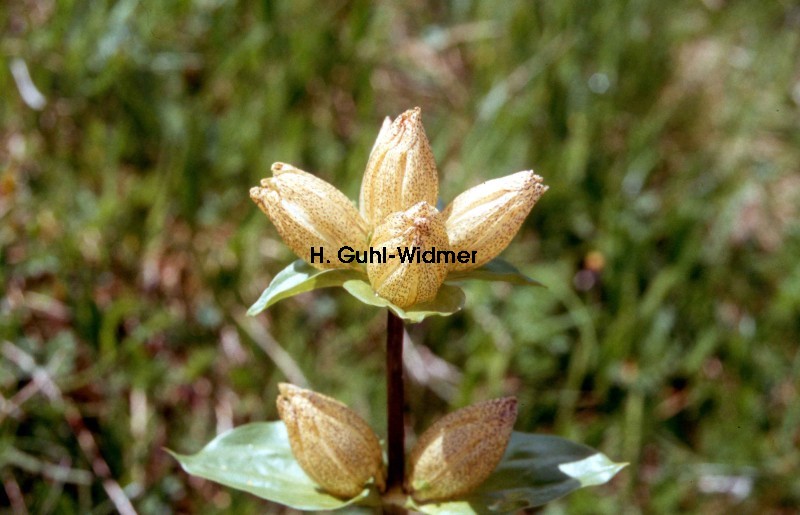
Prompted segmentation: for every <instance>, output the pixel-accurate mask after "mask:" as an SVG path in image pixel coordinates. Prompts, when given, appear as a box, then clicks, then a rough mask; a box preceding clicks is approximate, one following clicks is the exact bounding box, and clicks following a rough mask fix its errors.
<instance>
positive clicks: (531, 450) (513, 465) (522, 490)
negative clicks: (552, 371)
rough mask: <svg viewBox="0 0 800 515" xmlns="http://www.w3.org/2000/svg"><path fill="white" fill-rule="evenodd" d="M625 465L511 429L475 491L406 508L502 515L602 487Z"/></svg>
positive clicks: (584, 449)
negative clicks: (501, 451)
mask: <svg viewBox="0 0 800 515" xmlns="http://www.w3.org/2000/svg"><path fill="white" fill-rule="evenodd" d="M626 465H627V463H614V462H613V461H611V460H609V459H608V458H607V457H606V456H605V455H604V454H602V453H600V452H597V451H596V450H594V449H592V448H591V447H587V446H585V445H582V444H579V443H575V442H570V441H569V440H565V439H564V438H559V437H557V436H550V435H536V434H529V433H519V432H516V431H515V432H514V433H513V434H512V435H511V440H510V441H509V443H508V448H507V449H506V452H505V454H504V455H503V459H502V461H501V462H500V464H499V465H498V466H497V468H496V469H495V471H494V472H493V473H492V475H491V476H489V478H488V479H487V480H486V481H485V482H484V483H483V484H482V485H481V486H480V487H478V489H477V490H476V491H474V492H472V493H471V494H469V495H468V496H467V497H465V498H463V499H459V500H454V501H450V502H444V503H440V504H422V505H415V504H414V503H413V501H411V502H410V503H409V507H410V508H413V509H417V510H419V511H421V512H423V513H429V514H444V513H448V514H460V513H464V514H467V513H480V514H483V513H508V512H512V511H517V510H523V509H527V508H533V507H536V506H541V505H543V504H545V503H548V502H550V501H553V500H555V499H558V498H559V497H563V496H564V495H567V494H568V493H570V492H573V491H575V490H577V489H579V488H583V487H586V486H593V485H600V484H603V483H605V482H607V481H608V480H610V479H611V478H612V477H614V475H615V474H616V473H617V472H619V471H620V470H622V468H624V467H625V466H626Z"/></svg>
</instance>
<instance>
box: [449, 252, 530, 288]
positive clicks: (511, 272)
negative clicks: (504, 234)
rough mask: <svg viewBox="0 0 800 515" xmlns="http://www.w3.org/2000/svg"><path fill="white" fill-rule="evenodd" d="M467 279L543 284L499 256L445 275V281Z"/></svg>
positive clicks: (527, 284)
mask: <svg viewBox="0 0 800 515" xmlns="http://www.w3.org/2000/svg"><path fill="white" fill-rule="evenodd" d="M467 279H475V280H478V281H504V282H507V283H511V284H519V285H523V286H544V285H543V284H542V283H540V282H539V281H537V280H536V279H531V278H530V277H528V276H527V275H525V274H523V273H522V272H520V271H519V270H517V268H516V267H515V266H514V265H512V264H511V263H509V262H508V261H506V260H504V259H500V258H495V259H493V260H491V261H489V262H488V263H486V264H485V265H483V266H482V267H480V268H476V269H475V270H467V271H464V272H451V273H449V274H448V275H447V279H445V281H447V282H448V283H449V282H456V281H464V280H467Z"/></svg>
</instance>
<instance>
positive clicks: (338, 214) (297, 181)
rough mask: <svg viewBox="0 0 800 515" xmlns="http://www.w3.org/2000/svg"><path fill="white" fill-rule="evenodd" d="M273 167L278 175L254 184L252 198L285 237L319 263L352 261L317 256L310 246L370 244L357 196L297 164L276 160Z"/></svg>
mask: <svg viewBox="0 0 800 515" xmlns="http://www.w3.org/2000/svg"><path fill="white" fill-rule="evenodd" d="M272 173H273V177H271V178H269V179H262V180H261V187H254V188H251V189H250V198H252V199H253V201H254V202H255V203H256V204H258V207H259V208H261V210H262V211H263V212H264V213H266V214H267V216H269V218H270V220H272V223H273V224H275V228H276V229H277V230H278V233H279V234H280V235H281V237H282V238H283V241H285V242H286V244H287V245H288V246H289V248H291V249H292V250H293V251H294V252H295V254H297V255H298V256H300V257H301V258H303V259H304V260H305V261H307V262H308V263H311V265H312V266H313V267H315V268H318V269H325V268H341V267H342V266H348V265H343V264H341V263H339V262H338V260H334V259H330V261H331V262H330V263H327V262H326V260H325V259H322V258H319V257H316V258H315V259H314V262H312V260H311V248H312V247H314V249H315V251H316V252H322V251H321V250H320V249H325V250H326V251H327V253H328V255H329V256H331V255H335V252H336V251H338V250H339V249H340V248H341V247H343V246H345V245H347V246H350V247H352V248H353V249H354V250H361V249H363V248H365V247H366V243H367V226H366V224H365V223H364V220H363V219H362V218H361V215H359V214H358V210H357V209H356V208H355V206H353V204H352V202H350V200H349V199H348V198H347V197H346V196H345V195H344V194H343V193H342V192H340V191H339V190H337V189H336V188H334V187H333V186H332V185H330V184H328V183H327V182H325V181H323V180H322V179H320V178H318V177H316V176H314V175H311V174H310V173H307V172H304V171H302V170H299V169H297V168H295V167H294V166H292V165H288V164H284V163H275V164H273V165H272ZM317 255H318V256H319V254H317ZM349 266H351V267H354V268H357V266H358V265H356V264H350V265H349Z"/></svg>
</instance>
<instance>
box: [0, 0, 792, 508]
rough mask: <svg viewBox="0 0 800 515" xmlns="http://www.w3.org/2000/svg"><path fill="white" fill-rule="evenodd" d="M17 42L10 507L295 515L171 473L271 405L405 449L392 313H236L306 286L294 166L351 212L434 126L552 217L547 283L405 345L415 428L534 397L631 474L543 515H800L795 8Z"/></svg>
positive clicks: (91, 14) (342, 17) (161, 23)
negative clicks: (290, 236)
mask: <svg viewBox="0 0 800 515" xmlns="http://www.w3.org/2000/svg"><path fill="white" fill-rule="evenodd" d="M0 32H1V33H2V36H0V50H1V51H0V91H2V94H1V95H0V120H2V122H1V123H2V124H1V125H0V265H1V268H0V284H1V285H2V293H1V295H2V298H0V354H2V358H0V394H2V396H1V397H0V408H2V411H0V482H2V486H3V487H2V488H0V509H2V510H5V509H8V510H10V511H12V512H19V513H22V512H24V510H25V509H26V508H27V510H29V511H30V512H31V513H95V514H102V513H110V512H114V511H116V510H119V509H121V507H124V506H125V503H126V501H125V499H130V503H131V504H132V506H133V507H134V508H135V509H136V510H137V511H139V512H141V513H166V512H184V513H193V512H198V513H199V512H202V513H215V512H217V513H224V512H236V513H283V511H282V509H281V508H280V507H278V506H276V505H271V504H269V503H266V502H264V501H261V500H259V499H256V498H255V497H252V496H250V495H248V494H244V493H239V492H236V491H233V490H230V489H227V488H224V487H219V486H217V485H214V484H211V483H209V482H205V481H202V480H199V479H196V478H192V477H190V476H188V475H187V474H185V473H184V472H182V471H181V470H180V469H179V467H178V465H177V463H176V462H175V461H174V460H173V459H172V458H171V457H169V456H168V455H167V454H166V453H165V452H163V451H162V448H164V447H168V448H171V449H174V450H176V451H178V452H184V453H189V452H195V451H197V450H199V449H200V448H201V447H202V445H203V444H205V443H206V442H207V441H208V440H210V439H211V438H213V436H214V435H215V434H217V433H218V432H220V431H224V430H226V429H228V428H230V427H232V426H236V425H239V424H243V423H246V422H250V421H262V420H273V419H275V418H276V417H277V414H276V410H275V406H274V399H275V396H276V393H277V388H276V385H277V383H278V382H279V381H286V380H290V381H294V382H298V383H303V382H304V381H307V382H308V383H307V384H309V385H310V386H311V387H313V388H314V389H316V390H319V391H321V392H324V393H326V394H329V395H332V396H334V397H337V398H338V399H340V400H342V401H344V402H346V403H348V404H349V405H350V406H352V407H353V408H354V409H356V410H357V411H359V412H360V413H361V414H362V415H364V416H365V417H366V418H367V419H368V420H370V422H371V423H372V424H373V426H374V427H375V428H376V430H377V431H378V432H379V434H381V435H385V414H384V411H383V410H384V406H385V388H384V384H383V357H384V355H383V344H384V340H383V338H384V331H385V315H384V313H383V312H381V311H380V310H378V309H374V308H369V307H366V306H363V305H361V304H359V303H358V302H357V301H355V300H354V299H353V298H351V297H350V296H349V295H348V294H347V293H346V292H344V291H343V290H341V289H335V290H321V291H318V292H314V293H310V294H304V295H302V296H299V297H295V298H293V299H290V300H287V301H284V302H281V303H279V304H278V305H276V306H275V307H274V308H271V309H270V310H268V311H267V312H266V313H265V314H263V315H260V316H259V317H257V318H255V319H249V318H247V317H245V316H244V311H245V309H246V308H247V307H248V306H249V305H250V304H251V303H252V302H254V301H255V300H256V299H257V297H258V295H259V294H260V292H261V290H262V289H263V288H264V287H266V285H267V284H268V283H269V281H270V279H271V278H272V277H273V276H274V275H275V274H276V273H277V272H278V271H279V270H281V269H282V268H283V267H284V266H285V265H287V264H288V263H289V262H291V261H292V260H293V259H294V256H293V255H292V254H291V252H290V251H289V249H288V248H287V247H285V246H284V245H283V243H282V242H281V241H280V238H279V237H278V235H277V233H276V231H275V229H274V228H273V227H272V225H271V224H270V222H269V220H268V219H267V218H266V217H265V216H264V215H263V214H262V213H261V212H260V211H259V210H258V209H257V207H256V206H255V205H254V204H253V203H252V202H251V201H250V199H249V198H248V189H249V187H250V186H253V185H256V184H257V183H258V180H259V179H260V178H261V177H264V176H267V175H269V165H270V164H271V163H272V162H273V161H285V162H289V163H293V164H295V165H297V166H299V167H301V168H303V169H306V170H308V171H312V172H314V173H317V174H318V175H319V176H320V177H322V178H324V179H326V180H328V181H329V182H331V183H333V184H335V185H337V186H338V187H340V189H342V190H343V191H344V192H345V193H346V194H347V195H348V196H350V197H351V198H354V199H355V198H357V195H358V189H359V184H360V176H361V174H362V172H363V168H364V166H365V163H366V159H367V155H368V152H369V150H370V148H371V145H372V143H373V141H374V138H375V136H376V135H377V130H378V128H379V126H380V123H381V120H382V119H383V117H384V116H387V115H391V116H396V115H397V114H399V113H400V112H402V111H403V110H405V109H407V108H410V107H413V106H417V105H418V106H421V107H422V108H423V113H424V121H425V125H426V129H427V132H428V136H429V138H430V140H431V143H432V145H433V147H434V152H435V155H436V158H437V162H438V163H439V170H440V177H441V194H442V198H443V199H444V200H445V201H448V200H450V199H452V198H453V197H454V196H455V195H456V194H457V193H459V192H460V191H462V190H463V189H464V188H466V187H468V186H472V185H475V184H478V183H479V182H481V181H483V180H486V179H489V178H494V177H499V176H502V175H506V174H509V173H512V172H516V171H518V170H523V169H528V168H531V167H533V168H534V169H535V170H536V171H537V173H539V174H540V175H542V176H543V177H544V178H545V181H546V183H547V184H548V185H549V186H550V191H549V192H548V193H547V194H546V195H545V196H544V197H543V198H542V200H541V201H540V202H539V204H538V205H537V206H536V207H535V208H534V210H533V211H532V212H531V215H530V216H529V218H528V219H527V221H526V223H525V225H524V227H523V229H522V230H521V232H520V234H519V235H518V236H517V237H516V239H515V240H514V242H512V244H511V246H510V247H509V249H508V250H507V251H506V252H505V253H504V254H503V256H504V257H505V258H506V259H508V260H509V261H511V262H512V263H514V264H516V265H517V266H519V267H520V269H522V270H523V271H524V272H525V273H527V274H529V275H531V276H533V277H536V278H537V279H539V280H541V281H542V282H543V283H545V284H546V285H547V288H546V289H544V288H523V287H513V288H512V287H510V286H508V285H503V284H484V283H474V284H469V285H468V286H467V307H466V309H465V310H463V311H462V312H461V313H459V314H457V315H455V316H452V317H449V318H436V319H430V320H428V321H426V322H425V323H423V324H421V325H418V326H413V327H410V328H409V333H410V335H411V337H412V339H413V342H414V345H415V347H414V349H413V352H409V353H408V354H407V358H408V363H407V365H408V367H409V369H408V377H409V381H408V382H409V384H408V390H409V404H410V406H409V417H408V420H409V424H410V426H411V427H413V428H414V430H415V431H417V432H419V431H421V430H423V429H424V428H425V427H427V426H428V425H429V424H430V423H431V421H433V420H435V419H436V418H438V417H439V416H441V415H442V414H443V413H446V412H448V411H451V410H453V409H455V408H456V407H460V406H463V405H466V404H469V403H471V402H476V401H479V400H483V399H486V398H491V397H494V396H501V395H508V394H513V395H516V396H518V397H519V399H520V403H521V406H520V416H519V419H518V423H517V426H516V427H517V429H518V430H523V431H535V432H544V433H555V434H559V435H562V436H565V437H568V438H571V439H574V440H577V441H581V442H584V443H586V444H589V445H592V446H595V447H597V448H598V449H600V450H602V451H603V452H605V453H606V454H607V455H609V456H610V457H611V458H612V459H615V460H617V461H629V462H630V463H631V465H630V467H628V468H627V469H626V470H624V471H623V472H622V473H620V475H619V476H618V477H617V478H615V479H614V480H613V481H612V482H611V483H610V484H608V485H605V486H603V487H598V488H591V489H587V490H583V491H580V492H577V493H575V494H572V495H571V496H569V497H567V498H565V499H563V500H561V501H558V502H555V503H553V504H551V505H549V506H547V507H546V508H544V509H543V512H544V513H548V514H560V513H678V512H681V513H730V512H735V513H795V511H794V510H796V509H797V508H798V506H800V480H798V470H800V450H798V448H799V447H800V392H799V391H798V390H799V389H800V353H798V348H800V345H799V342H800V259H799V258H798V256H800V224H799V223H798V206H799V205H800V6H798V4H797V3H796V2H792V1H788V0H784V1H772V2H762V1H756V0H743V1H726V0H704V1H696V0H692V1H687V0H678V1H675V2H660V1H657V0H598V1H595V2H584V1H580V0H562V1H539V2H529V1H503V2H494V1H468V0H451V1H445V2H433V1H423V0H418V1H412V2H407V3H405V5H404V6H403V7H400V6H399V5H398V4H395V3H393V2H367V1H355V2H345V1H335V0H334V1H329V2H314V1H311V0H294V1H282V2H281V1H269V0H264V1H262V2H233V1H224V0H196V1H188V0H184V1H163V2H156V1H136V0H119V1H114V2H112V1H96V2H83V1H80V0H64V1H55V0H19V1H16V2H7V3H4V4H3V6H2V7H0ZM28 74H29V75H30V77H28V76H27V75H28ZM34 88H35V89H34ZM37 94H40V95H41V96H37ZM3 506H5V507H6V508H2V507H3Z"/></svg>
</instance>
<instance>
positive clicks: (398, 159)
mask: <svg viewBox="0 0 800 515" xmlns="http://www.w3.org/2000/svg"><path fill="white" fill-rule="evenodd" d="M438 196H439V178H438V176H437V171H436V162H435V161H434V159H433V152H431V146H430V143H428V138H427V136H426V135H425V129H424V128H423V127H422V116H421V112H420V109H419V107H416V108H414V109H410V110H408V111H406V112H405V113H403V114H401V115H400V116H398V117H397V119H395V121H394V122H392V123H391V124H389V123H388V119H387V121H385V122H384V124H383V127H382V128H381V131H380V133H379V134H378V139H377V140H376V141H375V145H374V146H373V147H372V152H371V153H370V156H369V160H368V161H367V168H366V171H365V172H364V178H363V180H362V182H361V195H360V198H359V205H360V208H361V216H362V217H363V218H364V220H366V221H367V223H368V224H370V225H371V226H375V225H377V224H379V223H381V221H382V220H383V219H384V218H385V217H386V216H388V215H390V214H392V213H396V212H398V211H405V210H406V209H408V208H409V207H411V206H413V205H414V204H416V203H417V202H421V201H425V202H427V203H429V204H431V205H436V200H437V198H438Z"/></svg>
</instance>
